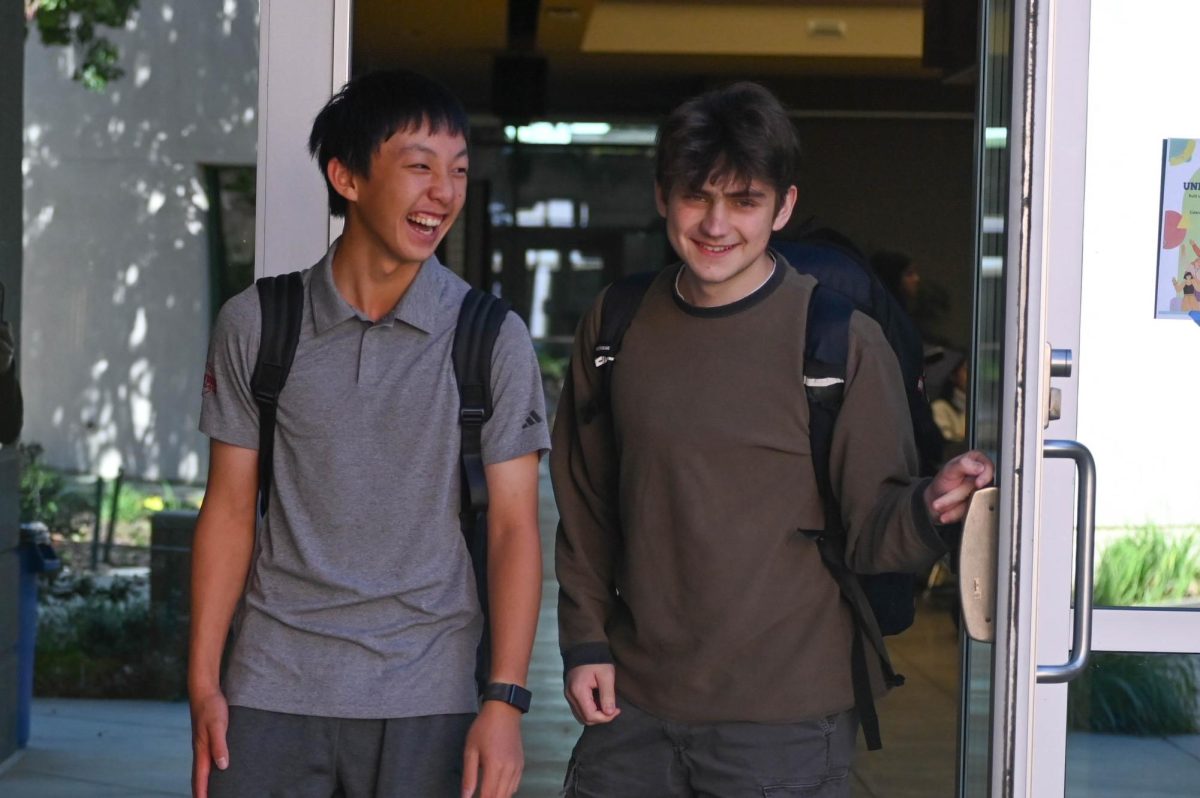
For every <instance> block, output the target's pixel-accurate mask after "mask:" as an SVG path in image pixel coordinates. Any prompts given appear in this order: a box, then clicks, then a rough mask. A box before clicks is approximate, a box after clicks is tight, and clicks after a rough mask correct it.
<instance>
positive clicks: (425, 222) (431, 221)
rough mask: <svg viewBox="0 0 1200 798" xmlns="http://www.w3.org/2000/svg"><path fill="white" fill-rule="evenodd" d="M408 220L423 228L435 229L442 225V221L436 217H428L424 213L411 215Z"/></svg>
mask: <svg viewBox="0 0 1200 798" xmlns="http://www.w3.org/2000/svg"><path fill="white" fill-rule="evenodd" d="M408 220H409V221H410V222H413V223H414V224H419V225H421V226H422V227H429V228H434V227H437V226H438V225H440V224H441V223H442V220H441V219H439V218H438V217H436V216H426V215H425V214H423V213H413V214H409V216H408Z"/></svg>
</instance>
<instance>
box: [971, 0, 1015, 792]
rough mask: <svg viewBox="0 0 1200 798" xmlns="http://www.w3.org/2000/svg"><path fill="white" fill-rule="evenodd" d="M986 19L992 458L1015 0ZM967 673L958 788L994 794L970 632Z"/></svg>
mask: <svg viewBox="0 0 1200 798" xmlns="http://www.w3.org/2000/svg"><path fill="white" fill-rule="evenodd" d="M981 24H982V25H983V28H984V33H983V37H982V42H983V43H984V46H985V47H986V52H985V53H984V57H983V59H982V61H981V75H980V106H979V121H978V129H979V134H978V142H977V145H976V146H977V150H976V157H977V165H976V166H977V174H978V179H979V185H978V194H977V197H978V199H977V208H976V213H977V222H976V224H977V231H978V233H977V235H978V237H977V239H976V241H977V244H976V264H977V267H976V268H977V271H976V283H975V345H974V347H973V354H974V357H975V363H974V367H973V368H972V369H971V374H972V380H973V383H974V384H973V385H972V388H971V394H972V402H971V411H970V418H971V443H972V446H974V447H975V448H979V449H982V450H983V451H985V452H987V453H988V454H989V455H990V456H992V458H993V459H995V458H996V453H997V451H998V450H999V448H1000V408H1001V396H1002V394H1001V391H1002V389H1003V385H1002V382H1001V373H1002V367H1003V363H1004V353H1003V351H1002V344H1003V341H1004V253H1005V247H1006V244H1007V236H1006V234H1005V231H1006V224H1005V219H1006V217H1007V212H1008V171H1009V166H1008V164H1009V158H1008V155H1009V149H1008V138H1009V137H1008V129H1009V122H1010V104H1011V99H1012V89H1011V64H1012V0H988V2H986V3H985V4H984V11H983V16H982V19H981ZM964 639H965V640H966V642H965V645H964V647H963V664H962V672H963V674H965V679H964V685H963V694H962V703H963V709H962V712H963V720H962V739H961V742H960V745H961V759H962V763H961V768H962V770H961V773H960V776H959V788H960V789H959V794H960V795H963V796H968V797H970V796H981V797H982V796H986V795H987V794H988V759H989V756H988V755H989V750H990V730H991V700H992V696H991V693H992V646H991V645H990V644H988V643H978V642H975V641H973V640H970V639H966V638H964Z"/></svg>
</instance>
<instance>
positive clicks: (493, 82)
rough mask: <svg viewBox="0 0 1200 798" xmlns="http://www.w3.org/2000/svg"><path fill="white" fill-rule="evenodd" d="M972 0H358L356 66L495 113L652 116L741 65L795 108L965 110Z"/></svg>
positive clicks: (969, 95)
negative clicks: (406, 73)
mask: <svg viewBox="0 0 1200 798" xmlns="http://www.w3.org/2000/svg"><path fill="white" fill-rule="evenodd" d="M974 5H975V4H974V3H972V2H969V0H826V1H825V2H815V1H810V0H690V1H687V0H357V2H356V3H355V7H354V15H355V18H354V39H353V60H354V71H355V72H361V71H365V70H369V69H375V68H381V67H389V66H404V67H409V68H415V69H419V70H421V71H423V72H426V73H428V74H430V75H432V76H434V77H437V78H438V79H440V80H441V81H442V82H444V83H446V84H447V85H448V86H449V87H450V88H451V89H452V90H454V91H455V92H456V93H457V94H458V95H459V96H460V97H461V98H462V99H463V101H464V103H466V105H467V107H468V109H469V110H470V111H471V113H472V114H474V115H477V116H488V115H492V116H495V117H497V118H498V119H499V120H501V121H504V122H511V121H516V122H520V121H525V120H528V119H533V118H548V119H576V120H585V119H596V118H603V119H606V120H619V119H627V120H631V121H635V120H643V119H652V118H658V117H659V116H660V115H661V114H663V113H664V112H665V111H667V110H669V109H670V108H671V107H673V106H674V105H675V104H677V103H678V102H679V101H680V100H682V99H683V98H685V97H687V96H689V95H691V94H694V93H696V92H698V91H700V90H703V89H704V88H705V87H708V86H710V85H713V84H716V83H722V82H728V81H730V80H736V79H753V80H759V81H761V82H763V83H765V84H767V85H768V86H770V87H771V88H772V89H773V90H774V91H775V92H776V93H777V94H778V95H779V96H780V97H781V98H782V99H783V100H784V102H785V103H786V104H787V105H788V106H789V107H791V108H793V109H795V110H797V111H800V112H806V111H807V112H824V111H831V112H846V111H851V112H956V113H971V112H972V111H973V110H974V105H975V86H974V82H975V81H974V52H975V36H976V33H975V21H974V11H973V6H974ZM963 9H968V10H967V11H964V10H963Z"/></svg>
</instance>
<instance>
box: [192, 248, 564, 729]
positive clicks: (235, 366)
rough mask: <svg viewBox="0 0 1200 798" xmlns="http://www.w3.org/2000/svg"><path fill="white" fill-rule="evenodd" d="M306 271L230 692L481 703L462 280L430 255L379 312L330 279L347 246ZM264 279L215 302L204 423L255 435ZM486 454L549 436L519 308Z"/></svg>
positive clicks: (318, 703)
mask: <svg viewBox="0 0 1200 798" xmlns="http://www.w3.org/2000/svg"><path fill="white" fill-rule="evenodd" d="M336 246H337V245H336V243H335V244H334V247H331V248H330V250H329V253H328V254H327V255H326V256H325V258H324V259H323V260H322V261H321V262H320V263H318V264H317V265H315V266H313V267H312V268H311V269H308V270H307V271H305V272H304V282H305V286H306V289H307V290H306V303H305V311H304V323H303V327H302V329H301V332H300V341H299V345H298V347H297V350H296V359H295V363H294V364H293V366H292V371H291V374H290V376H289V377H288V381H287V384H286V386H285V387H284V389H283V392H282V394H281V395H280V397H279V409H278V419H277V422H276V424H277V426H276V433H275V473H274V483H273V487H272V491H271V502H270V508H269V510H268V512H267V516H266V518H265V520H264V521H263V522H262V523H261V524H260V527H259V529H258V532H257V535H256V542H255V547H254V560H253V564H252V566H251V570H250V576H249V580H248V582H247V586H246V593H245V601H244V602H243V607H242V609H241V610H240V613H239V618H238V621H237V623H236V626H235V628H236V630H237V632H236V637H235V643H234V647H233V651H232V654H231V658H230V662H229V666H228V670H227V672H226V676H225V682H224V687H225V691H226V696H227V697H228V699H229V702H230V703H231V704H236V705H240V706H246V707H253V708H255V709H265V710H270V711H274V712H287V713H294V714H304V715H321V716H328V717H343V718H396V717H410V716H417V715H432V714H448V713H460V712H474V711H475V709H476V707H477V703H476V696H475V687H474V680H473V672H474V663H475V648H476V645H477V642H478V640H479V635H480V630H481V628H482V619H481V616H480V612H479V603H478V600H477V598H476V595H475V586H474V581H473V577H472V573H471V562H470V557H469V555H468V554H467V551H466V546H465V544H464V542H463V537H462V533H461V531H460V529H459V522H458V512H459V479H460V475H459V459H458V453H459V428H458V405H459V399H458V388H457V383H456V382H455V378H454V371H453V368H452V365H451V358H450V353H451V346H452V344H453V342H454V328H455V323H456V321H457V317H458V309H459V305H460V304H461V301H462V297H463V295H464V294H465V293H466V291H467V285H466V283H464V282H463V281H462V280H461V279H459V278H458V277H457V276H456V275H454V274H453V273H452V272H450V271H449V270H447V269H446V268H445V267H443V266H442V265H441V264H440V263H438V262H437V259H436V258H431V259H430V260H428V261H426V262H425V263H424V264H423V265H422V266H421V269H420V271H419V272H418V273H417V276H416V278H415V280H414V281H413V283H412V285H411V286H410V287H409V289H408V291H407V292H406V293H405V295H404V297H403V298H402V299H401V300H400V302H399V303H398V304H397V305H396V307H395V308H394V309H393V310H392V311H391V312H389V313H388V314H387V315H386V316H384V317H383V318H382V319H380V320H379V321H378V322H376V323H372V322H371V321H370V320H369V319H367V318H365V317H364V316H363V315H362V314H361V313H359V312H358V311H357V310H355V309H354V308H353V307H352V306H351V305H350V304H349V303H348V302H346V300H344V299H343V298H342V296H341V295H340V294H339V293H338V291H337V288H336V287H335V286H334V283H333V272H332V268H331V265H332V260H333V252H334V248H335V247H336ZM259 325H260V312H259V303H258V295H257V293H256V291H255V289H254V288H253V287H251V288H250V289H248V290H246V291H243V292H242V293H240V294H238V295H237V296H236V297H234V298H233V299H231V300H229V302H227V303H226V304H225V306H224V307H222V309H221V312H220V315H219V316H218V318H217V322H216V327H215V329H214V331H213V336H212V341H211V344H210V348H209V356H208V364H207V373H206V376H205V390H204V399H203V407H202V410H201V414H200V429H201V431H203V432H204V433H205V434H207V435H209V436H210V437H212V438H214V439H216V440H219V441H223V442H225V443H229V444H233V445H235V446H241V447H245V448H249V449H257V448H258V409H257V406H256V405H255V403H254V399H253V397H252V395H251V392H250V375H251V373H252V371H253V369H254V362H255V358H256V356H257V353H258V341H259V330H260V327H259ZM492 394H493V402H494V405H495V412H494V415H493V416H492V418H491V419H490V420H489V421H488V422H487V424H486V425H484V430H483V458H484V462H485V463H487V464H491V463H499V462H503V461H505V460H511V459H513V458H515V457H519V456H521V455H524V454H528V453H530V452H539V451H544V450H546V449H548V448H549V446H550V442H549V436H548V433H547V430H546V424H545V421H544V420H543V419H545V417H546V413H545V408H544V406H543V401H542V389H541V378H540V375H539V371H538V366H537V359H536V357H535V356H534V353H533V348H532V346H531V344H530V340H529V333H528V331H527V330H526V329H525V326H524V325H523V324H522V322H521V320H520V319H519V318H518V317H517V316H516V315H515V314H512V313H510V314H509V315H508V318H507V319H506V320H505V322H504V324H503V326H502V328H501V330H500V336H499V339H498V340H497V342H496V349H495V353H494V355H493V358H492Z"/></svg>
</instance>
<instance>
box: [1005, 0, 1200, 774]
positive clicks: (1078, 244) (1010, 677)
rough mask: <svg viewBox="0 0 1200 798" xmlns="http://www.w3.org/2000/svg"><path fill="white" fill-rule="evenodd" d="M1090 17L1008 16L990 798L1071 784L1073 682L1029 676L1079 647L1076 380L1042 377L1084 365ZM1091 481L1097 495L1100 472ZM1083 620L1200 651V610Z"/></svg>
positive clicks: (1065, 6) (1102, 612)
mask: <svg viewBox="0 0 1200 798" xmlns="http://www.w3.org/2000/svg"><path fill="white" fill-rule="evenodd" d="M990 3H991V0H988V2H986V3H985V5H984V6H983V8H984V12H983V17H984V18H985V19H986V18H987V14H988V9H989V7H990ZM1091 5H1092V3H1091V0H1016V2H1015V4H1014V7H1013V9H1012V33H1013V35H1012V49H1011V52H1012V62H1011V64H1012V82H1011V86H1012V97H1011V112H1010V113H1011V115H1010V119H1011V124H1010V129H1009V136H1008V142H1009V157H1010V171H1009V201H1008V209H1007V213H1008V216H1007V229H1008V234H1007V236H1008V242H1007V252H1006V264H1007V266H1008V268H1007V270H1006V275H1005V280H1006V298H1005V302H1006V306H1005V319H1006V323H1005V338H1004V374H1005V376H1006V380H1005V385H1004V390H1003V400H1002V401H1003V405H1002V407H1001V413H1002V416H1003V426H1002V435H1001V449H1000V453H999V455H1000V456H999V462H998V464H997V467H998V475H999V484H1000V496H1001V499H1000V501H1001V507H1000V557H999V558H998V573H997V585H998V589H997V607H996V618H997V631H996V642H995V647H994V659H993V666H992V675H993V682H992V688H993V702H992V718H991V722H992V741H991V748H992V752H991V772H990V793H989V794H991V795H994V796H1005V797H1008V796H1020V795H1033V796H1044V795H1063V794H1064V791H1065V790H1066V786H1067V785H1066V756H1067V751H1066V741H1067V694H1068V685H1067V684H1041V683H1038V681H1037V670H1038V667H1039V666H1044V665H1049V664H1059V663H1062V662H1065V661H1066V659H1067V657H1068V654H1069V652H1070V650H1071V646H1072V640H1071V632H1072V625H1073V610H1072V585H1071V579H1070V574H1071V573H1072V571H1073V568H1072V563H1073V562H1074V553H1073V544H1074V541H1075V534H1074V527H1075V522H1076V518H1075V507H1076V499H1075V490H1076V487H1075V484H1076V482H1077V479H1076V474H1075V472H1074V469H1073V467H1072V466H1071V465H1070V464H1069V463H1058V462H1054V463H1047V462H1046V460H1045V459H1044V456H1043V450H1044V446H1045V441H1046V440H1047V439H1051V438H1055V439H1074V438H1076V435H1077V430H1078V407H1079V390H1078V385H1079V381H1078V375H1077V374H1072V375H1071V376H1070V377H1069V378H1066V379H1063V378H1051V376H1050V372H1049V369H1048V363H1047V360H1048V357H1049V345H1052V346H1053V347H1054V348H1055V349H1069V350H1071V351H1072V352H1073V353H1075V354H1076V362H1079V361H1080V360H1081V359H1082V358H1086V357H1087V356H1088V353H1086V352H1083V353H1081V352H1080V348H1081V312H1080V308H1081V306H1082V302H1081V296H1082V287H1083V282H1082V281H1083V264H1084V258H1085V240H1084V218H1085V209H1086V205H1085V194H1086V180H1087V170H1086V166H1087V153H1088V148H1087V146H1086V142H1087V133H1088V96H1089V94H1088V88H1089V66H1090V64H1089V59H1090V52H1091V44H1092V42H1091V21H1092V20H1091ZM982 50H983V48H982V47H981V51H982ZM1092 355H1093V356H1096V353H1092ZM1081 356H1082V357H1081ZM1099 356H1103V355H1102V354H1101V355H1099ZM1076 370H1077V369H1076ZM1051 383H1053V386H1052V385H1051ZM1052 387H1053V388H1056V389H1059V390H1061V396H1062V416H1061V418H1060V419H1059V420H1056V421H1050V422H1049V423H1048V424H1047V423H1046V421H1045V419H1044V417H1043V412H1044V411H1043V409H1044V408H1046V407H1047V406H1048V404H1049V401H1050V390H1051V388H1052ZM1082 443H1083V444H1085V445H1086V444H1087V441H1086V440H1085V441H1082ZM1100 479H1101V489H1102V490H1103V489H1105V488H1104V485H1103V462H1101V464H1100ZM1107 489H1109V490H1112V489H1119V488H1114V487H1113V486H1111V485H1109V486H1108V487H1107ZM1092 618H1093V630H1092V635H1091V643H1092V650H1093V651H1105V650H1108V651H1124V652H1154V653H1200V612H1178V611H1172V610H1154V609H1146V608H1120V609H1116V608H1114V609H1097V610H1095V611H1094V612H1093V613H1092ZM1189 641H1190V642H1189Z"/></svg>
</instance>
